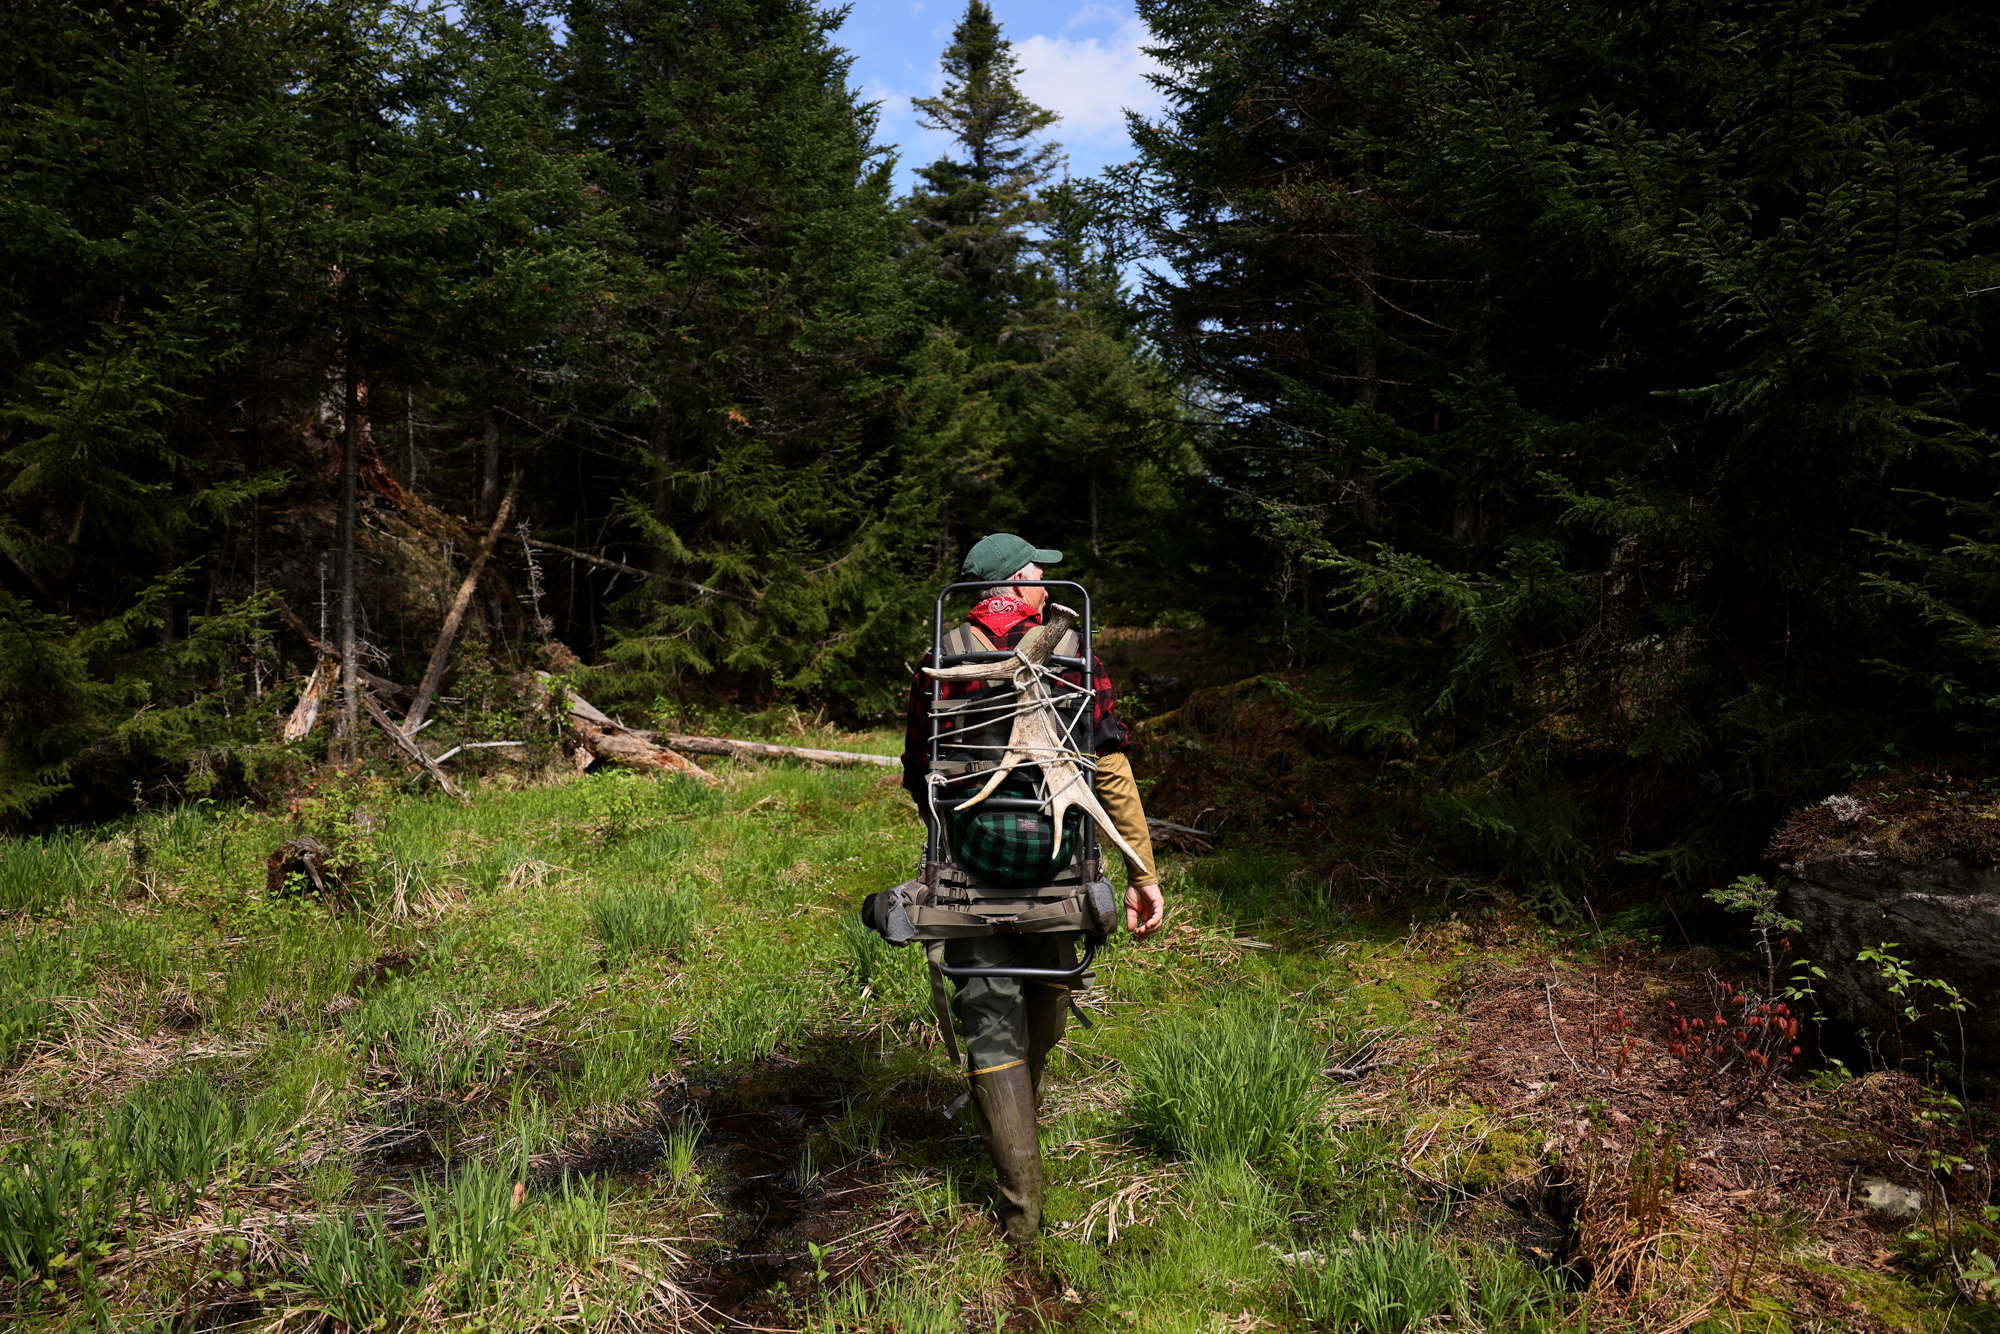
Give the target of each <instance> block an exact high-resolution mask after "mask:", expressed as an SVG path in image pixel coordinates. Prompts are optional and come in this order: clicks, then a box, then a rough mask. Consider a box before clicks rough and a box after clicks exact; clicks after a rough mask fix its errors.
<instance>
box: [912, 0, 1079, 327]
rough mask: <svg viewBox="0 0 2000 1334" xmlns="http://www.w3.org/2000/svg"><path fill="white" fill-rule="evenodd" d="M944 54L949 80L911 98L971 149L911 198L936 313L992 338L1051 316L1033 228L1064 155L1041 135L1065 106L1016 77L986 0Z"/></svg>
mask: <svg viewBox="0 0 2000 1334" xmlns="http://www.w3.org/2000/svg"><path fill="white" fill-rule="evenodd" d="M943 65H944V71H945V76H946V77H945V85H944V90H943V91H942V92H941V93H940V94H939V95H938V96H936V97H919V98H915V99H912V100H913V102H914V104H915V106H916V109H917V113H918V120H919V121H920V122H921V123H922V124H923V125H924V126H925V128H927V129H931V130H937V131H940V132H942V133H945V134H949V135H950V136H951V137H952V141H953V142H954V143H955V144H956V145H957V146H958V148H959V150H960V154H961V155H960V156H958V157H950V156H947V157H941V158H939V159H938V160H937V161H936V162H933V163H931V164H930V165H929V166H927V167H922V168H919V169H918V172H917V176H918V178H919V179H920V180H921V181H922V185H921V186H920V187H919V188H918V189H917V191H916V192H915V193H914V194H913V195H911V196H910V198H909V199H908V200H906V201H905V203H904V208H905V209H906V211H907V212H908V213H909V215H910V218H911V223H912V227H913V228H914V231H915V234H916V237H917V243H918V244H919V245H920V246H921V247H922V252H923V254H924V255H925V256H926V258H927V259H928V260H929V263H930V266H931V271H932V274H933V276H934V278H935V280H936V285H935V286H934V287H933V288H932V289H931V291H930V293H929V300H928V302H927V305H928V306H929V309H930V311H931V313H932V315H933V317H934V318H937V319H939V320H940V321H942V322H943V323H946V324H948V325H949V326H950V327H951V328H952V329H953V330H955V331H956V332H957V333H959V334H960V335H962V336H964V337H966V338H968V339H970V340H971V341H972V343H973V345H974V346H975V347H980V348H992V347H996V346H998V345H999V344H1000V343H1001V341H1002V340H1003V339H1005V338H1006V337H1008V336H1009V335H1010V334H1015V333H1018V332H1019V331H1020V329H1021V328H1022V326H1024V325H1030V324H1034V323H1038V322H1040V321H1042V320H1043V319H1045V312H1044V311H1043V310H1042V306H1043V305H1044V304H1045V303H1046V302H1047V301H1048V300H1049V298H1050V297H1051V296H1052V295H1053V291H1052V288H1051V285H1050V282H1049V276H1048V274H1047V271H1046V269H1045V268H1044V267H1043V266H1041V265H1039V264H1038V263H1036V262H1035V255H1034V247H1033V243H1032V236H1031V231H1032V229H1034V228H1035V227H1037V226H1038V225H1039V224H1041V223H1043V222H1044V221H1046V220H1047V217H1048V212H1047V209H1046V208H1045V207H1044V206H1043V203H1042V201H1041V199H1040V197H1039V195H1038V193H1037V192H1038V191H1039V190H1040V188H1041V187H1042V186H1043V185H1045V184H1046V183H1047V182H1048V181H1049V179H1050V178H1051V177H1052V176H1053V175H1054V174H1055V172H1056V170H1057V169H1058V168H1059V167H1060V166H1061V164H1062V160H1063V158H1062V146H1061V145H1060V144H1057V143H1054V142H1045V143H1040V144H1037V143H1036V142H1034V141H1035V139H1036V138H1037V136H1039V135H1040V134H1041V133H1042V132H1043V131H1044V130H1046V129H1048V128H1049V127H1050V126H1051V125H1053V124H1055V122H1056V119H1057V117H1056V114H1055V113H1054V112H1053V111H1049V110H1048V109H1046V108H1044V107H1039V106H1036V105H1035V104H1034V103H1033V102H1031V101H1029V100H1028V98H1027V97H1026V96H1025V95H1023V94H1022V92H1021V90H1020V88H1019V87H1018V86H1016V84H1015V79H1016V77H1017V76H1018V75H1019V73H1020V62H1019V60H1018V59H1016V57H1015V55H1014V51H1013V44H1012V43H1011V42H1009V41H1008V40H1007V39H1006V38H1004V37H1002V36H1001V35H1000V24H999V23H998V22H997V21H996V20H995V19H994V17H993V10H992V8H991V7H990V6H988V5H987V4H986V2H985V0H969V2H968V3H967V5H966V8H965V17H964V18H963V19H961V20H960V21H959V24H958V27H957V28H956V29H954V30H953V32H952V44H951V45H950V46H949V47H947V48H946V49H945V52H944V57H943Z"/></svg>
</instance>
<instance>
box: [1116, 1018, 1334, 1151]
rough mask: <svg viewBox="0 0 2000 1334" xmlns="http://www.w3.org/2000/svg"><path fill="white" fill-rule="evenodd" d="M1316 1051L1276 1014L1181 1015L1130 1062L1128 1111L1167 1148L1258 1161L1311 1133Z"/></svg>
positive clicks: (1318, 1062)
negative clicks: (1133, 1083)
mask: <svg viewBox="0 0 2000 1334" xmlns="http://www.w3.org/2000/svg"><path fill="white" fill-rule="evenodd" d="M1188 1019H1193V1022H1187V1020H1188ZM1324 1056H1325V1053H1324V1052H1322V1051H1321V1050H1320V1048H1319V1046H1318V1045H1317V1044H1316V1043H1314V1041H1313V1040H1312V1038H1311V1036H1310V1035H1309V1034H1307V1033H1304V1032H1301V1031H1300V1029H1299V1028H1298V1026H1297V1025H1296V1023H1295V1022H1293V1021H1291V1020H1288V1019H1286V1018H1285V1017H1283V1016H1280V1015H1275V1014H1274V1015H1265V1016H1259V1015H1256V1014H1254V1013H1251V1012H1249V1011H1246V1010H1243V1009H1229V1010H1224V1011H1222V1012H1220V1013H1217V1014H1215V1015H1213V1016H1201V1017H1200V1018H1194V1017H1193V1016H1186V1017H1184V1019H1183V1022H1182V1023H1180V1024H1177V1025H1175V1027H1174V1028H1173V1029H1172V1030H1171V1031H1169V1032H1166V1033H1162V1034H1161V1035H1160V1036H1159V1037H1158V1038H1157V1039H1156V1040H1155V1041H1154V1042H1152V1043H1151V1044H1150V1045H1148V1046H1147V1047H1146V1048H1145V1050H1144V1051H1142V1052H1141V1053H1139V1056H1138V1058H1137V1059H1136V1060H1135V1061H1134V1062H1133V1069H1134V1073H1135V1074H1136V1075H1137V1076H1138V1089H1137V1092H1136V1093H1135V1094H1134V1096H1133V1099H1132V1119H1133V1120H1134V1121H1135V1122H1137V1123H1138V1125H1139V1127H1140V1129H1141V1130H1143V1131H1144V1132H1145V1133H1146V1134H1148V1135H1149V1136H1151V1137H1152V1138H1153V1139H1154V1140H1155V1141H1156V1142H1157V1143H1159V1144H1160V1145H1162V1146H1163V1147H1165V1148H1167V1149H1168V1150H1170V1151H1172V1152H1175V1153H1181V1154H1186V1155H1188V1156H1190V1157H1194V1158H1202V1159H1211V1160H1216V1159H1227V1158H1232V1157H1240V1158H1245V1159H1248V1160H1250V1161H1252V1162H1259V1161H1264V1160H1267V1159H1269V1158H1271V1157H1273V1156H1275V1155H1277V1154H1278V1153H1280V1152H1281V1151H1282V1150H1283V1149H1285V1148H1286V1147H1287V1146H1288V1145H1291V1144H1295V1143H1297V1142H1298V1140H1299V1139H1300V1138H1301V1137H1302V1136H1304V1135H1306V1134H1308V1133H1310V1131H1311V1129H1312V1126H1311V1122H1312V1118H1313V1113H1314V1111H1315V1110H1316V1107H1317V1105H1318V1103H1319V1101H1320V1097H1321V1094H1320V1079H1319V1073H1320V1068H1321V1067H1322V1066H1323V1065H1324V1064H1325V1063H1326V1062H1325V1060H1324Z"/></svg>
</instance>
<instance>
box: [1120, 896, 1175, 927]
mask: <svg viewBox="0 0 2000 1334" xmlns="http://www.w3.org/2000/svg"><path fill="white" fill-rule="evenodd" d="M1166 920H1167V896H1166V895H1164V894H1162V893H1160V887H1159V886H1158V885H1157V884H1153V885H1128V886H1126V888H1125V929H1126V930H1128V931H1130V932H1131V933H1132V934H1133V935H1135V936H1150V935H1152V934H1153V933H1154V932H1155V931H1157V930H1159V929H1160V923H1161V922H1164V921H1166Z"/></svg>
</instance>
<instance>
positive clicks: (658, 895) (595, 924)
mask: <svg viewBox="0 0 2000 1334" xmlns="http://www.w3.org/2000/svg"><path fill="white" fill-rule="evenodd" d="M589 912H590V926H591V929H592V930H593V931H595V932H596V933H597V939H598V940H599V941H600V942H602V943H603V945H604V948H605V951H606V952H607V953H611V954H630V953H632V952H633V951H635V950H654V951H661V952H671V953H673V954H674V955H676V956H678V957H680V958H686V957H687V953H688V946H689V945H690V943H691V942H692V941H693V939H694V927H695V921H696V918H697V916H698V913H697V910H696V903H695V897H694V894H693V892H692V891H690V890H688V889H686V888H684V887H675V888H671V889H661V888H659V887H657V886H651V885H627V886H625V887H624V888H622V889H614V890H612V891H611V892H610V893H608V894H605V895H603V896H602V897H600V898H599V899H597V900H596V901H595V902H593V903H592V904H591V905H590V908H589Z"/></svg>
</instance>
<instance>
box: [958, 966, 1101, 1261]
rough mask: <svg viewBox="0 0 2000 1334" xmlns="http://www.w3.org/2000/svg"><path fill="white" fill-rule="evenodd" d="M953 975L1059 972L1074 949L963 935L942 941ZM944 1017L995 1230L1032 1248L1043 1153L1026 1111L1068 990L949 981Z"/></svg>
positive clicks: (1035, 1099)
mask: <svg viewBox="0 0 2000 1334" xmlns="http://www.w3.org/2000/svg"><path fill="white" fill-rule="evenodd" d="M944 958H945V963H946V964H948V965H949V966H951V967H953V968H1068V967H1073V966H1075V962H1076V954H1075V942H1074V940H1073V939H1072V938H1070V937H1069V936H1066V935H1061V936H1059V935H1047V934H1044V935H1024V936H971V937H966V938H962V939H958V940H951V941H947V942H946V943H945V947H944ZM954 985H955V986H956V988H957V994H955V995H954V996H953V997H952V1002H951V1010H952V1015H953V1017H954V1018H956V1019H957V1021H958V1031H959V1035H960V1037H961V1038H963V1039H964V1041H965V1052H966V1077H967V1079H968V1080H969V1082H970V1083H971V1085H972V1088H971V1093H972V1108H973V1117H974V1120H975V1121H976V1123H977V1125H978V1127H979V1137H980V1138H981V1139H983V1140H984V1141H985V1142H986V1148H987V1152H988V1153H990V1154H991V1155H992V1157H993V1171H994V1175H995V1176H996V1177H997V1179H998V1182H999V1188H1000V1200H1001V1204H1000V1225H1001V1228H1002V1230H1003V1231H1004V1232H1005V1233H1006V1236H1007V1240H1008V1242H1009V1243H1011V1244H1013V1245H1016V1246H1019V1245H1023V1244H1025V1243H1027V1242H1029V1241H1032V1240H1033V1239H1034V1237H1035V1234H1036V1233H1037V1232H1039V1231H1040V1230H1041V1225H1042V1146H1041V1135H1040V1130H1039V1128H1038V1127H1037V1125H1036V1123H1035V1114H1036V1112H1037V1111H1039V1110H1040V1107H1041V1102H1042V1084H1043V1074H1044V1072H1045V1071H1046V1069H1047V1067H1048V1059H1049V1053H1050V1052H1051V1051H1053V1050H1055V1046H1056V1044H1057V1043H1058V1042H1061V1041H1062V1036H1063V1028H1064V1026H1065V1024H1066V1022H1067V1020H1068V1017H1069V988H1068V987H1063V986H1053V985H1050V984H1048V983H1045V982H1030V981H1024V980H1022V979H1020V978H1014V977H971V978H965V979H962V980H960V981H958V982H956V983H955V984H954Z"/></svg>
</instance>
